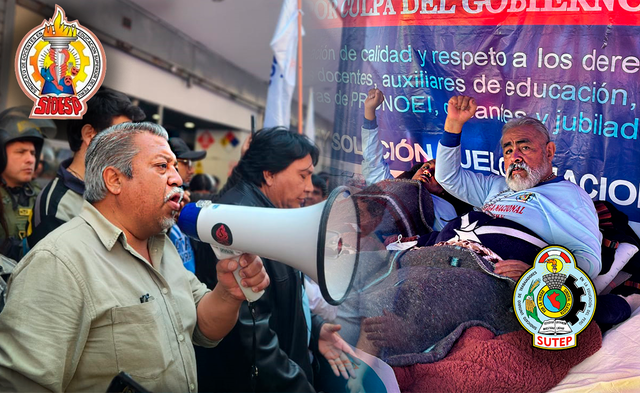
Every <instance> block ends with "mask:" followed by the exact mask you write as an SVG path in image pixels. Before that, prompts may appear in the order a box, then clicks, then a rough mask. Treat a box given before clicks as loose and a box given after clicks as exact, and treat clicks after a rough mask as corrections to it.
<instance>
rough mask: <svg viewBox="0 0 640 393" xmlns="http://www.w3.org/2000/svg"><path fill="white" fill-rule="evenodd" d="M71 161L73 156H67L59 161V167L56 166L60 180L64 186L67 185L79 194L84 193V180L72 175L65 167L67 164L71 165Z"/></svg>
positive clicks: (67, 166)
mask: <svg viewBox="0 0 640 393" xmlns="http://www.w3.org/2000/svg"><path fill="white" fill-rule="evenodd" d="M72 161H73V157H71V158H67V159H66V160H64V161H62V162H61V163H60V167H58V176H60V178H62V182H63V183H64V185H65V186H67V187H69V188H70V189H71V190H73V191H75V192H77V193H78V194H80V195H84V181H82V180H80V179H78V178H77V177H75V176H73V175H72V174H71V172H69V170H68V169H67V168H69V165H71V162H72Z"/></svg>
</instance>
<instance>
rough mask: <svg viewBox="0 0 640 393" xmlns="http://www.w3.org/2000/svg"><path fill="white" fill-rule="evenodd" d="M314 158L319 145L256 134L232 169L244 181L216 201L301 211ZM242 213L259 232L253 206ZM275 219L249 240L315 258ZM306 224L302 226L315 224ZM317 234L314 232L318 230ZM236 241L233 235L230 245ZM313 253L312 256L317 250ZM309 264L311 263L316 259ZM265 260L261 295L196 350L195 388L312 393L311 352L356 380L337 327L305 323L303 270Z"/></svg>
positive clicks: (283, 132) (279, 131) (283, 133)
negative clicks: (218, 336) (211, 342)
mask: <svg viewBox="0 0 640 393" xmlns="http://www.w3.org/2000/svg"><path fill="white" fill-rule="evenodd" d="M318 155H319V151H318V148H317V147H316V146H315V145H314V144H313V142H311V141H310V140H309V139H308V138H307V137H305V136H303V135H299V134H296V133H293V132H290V131H289V130H287V129H285V128H276V129H267V130H262V131H259V132H258V133H256V134H255V136H254V137H253V140H252V142H251V145H250V147H249V149H248V150H247V152H246V153H245V155H244V156H243V157H242V159H241V160H240V162H239V163H238V165H237V167H236V168H235V169H234V171H235V173H234V174H233V175H232V176H235V177H236V178H238V179H241V181H240V182H239V183H238V184H236V185H235V186H234V187H233V188H231V189H230V190H229V191H227V192H226V193H225V194H224V195H223V196H222V198H221V199H220V201H219V202H220V203H221V204H231V205H243V206H253V207H260V208H278V209H291V208H299V207H301V206H302V205H303V204H304V201H305V196H306V194H307V193H308V192H311V191H313V185H312V182H311V174H312V173H313V170H314V165H315V164H316V163H317V160H318ZM214 207H216V210H213V212H219V211H220V210H224V209H223V206H222V205H221V206H220V207H217V206H214ZM308 209H311V208H308ZM264 210H270V209H264ZM283 213H284V212H283ZM183 214H184V213H183ZM203 214H204V213H203ZM212 214H215V213H212ZM238 214H242V212H240V211H239V213H238ZM246 214H247V217H238V219H237V220H238V222H240V221H242V222H247V221H251V222H254V224H252V225H254V226H255V227H258V226H260V227H263V225H262V223H258V222H255V221H259V220H260V217H258V216H256V215H255V213H252V211H250V209H247V212H246ZM274 216H275V215H274ZM303 217H304V216H301V219H302V220H304V218H303ZM180 220H181V221H182V220H183V217H182V216H181V218H180ZM273 221H274V222H273V230H272V231H270V233H263V232H262V231H261V232H260V233H256V234H255V239H252V240H251V242H252V243H254V242H255V243H261V242H262V243H270V242H275V241H276V240H277V241H278V242H281V244H282V247H285V248H289V249H290V250H298V254H299V255H301V257H300V258H302V259H313V258H310V257H309V256H308V251H309V250H306V248H309V247H306V246H304V245H302V244H301V242H299V241H297V240H293V239H291V241H289V242H287V239H286V238H285V239H283V238H282V237H283V236H287V237H293V236H290V235H283V234H284V233H286V232H287V229H288V230H289V233H291V230H290V229H291V228H281V229H280V230H279V229H278V224H280V225H283V224H282V222H284V221H285V220H284V219H283V220H279V219H277V218H274V219H273ZM311 221H312V220H309V222H307V223H302V224H301V226H303V225H306V226H313V225H314V224H313V223H312V222H311ZM198 225H200V224H198ZM285 225H290V224H285ZM213 229H214V230H215V227H214V228H213ZM218 229H219V228H218ZM300 230H302V229H300ZM315 231H316V233H317V231H318V229H317V225H316V227H315ZM205 232H210V231H205ZM278 233H280V235H278ZM239 240H240V239H238V238H237V237H234V242H236V241H239ZM243 240H244V241H246V239H243ZM313 240H315V239H313ZM266 245H267V246H268V244H266ZM265 248H266V247H265ZM302 248H305V250H302ZM312 251H313V255H315V249H314V250H312ZM302 255H307V256H302ZM301 262H305V261H301ZM308 262H309V263H315V260H310V261H308ZM263 263H264V266H265V269H266V271H267V273H268V274H269V277H270V278H271V285H270V286H269V288H267V289H266V290H265V293H264V295H263V296H262V297H260V298H259V299H258V300H256V301H255V302H253V303H252V304H251V306H249V305H248V304H246V303H245V304H243V305H242V307H241V309H240V316H239V318H238V322H237V323H236V326H235V327H234V328H233V329H232V331H231V332H230V333H229V335H228V336H227V337H226V338H225V339H224V340H223V341H222V342H221V343H220V345H219V346H218V347H216V348H215V349H214V350H208V351H207V353H205V354H201V353H198V368H199V370H200V372H199V383H200V388H201V389H202V390H203V391H238V392H247V391H271V392H312V391H314V387H313V370H312V367H311V362H310V359H309V353H308V348H310V347H311V348H312V349H315V350H316V351H315V352H316V353H318V352H319V353H320V354H321V355H322V356H324V357H325V358H326V359H327V361H328V362H329V365H330V366H331V367H332V368H333V370H334V373H335V375H340V374H342V376H343V377H345V378H349V376H351V375H353V374H354V373H353V367H352V364H351V361H350V360H349V358H348V357H347V354H348V355H350V356H355V354H354V353H353V351H352V349H351V347H349V346H348V344H346V342H345V341H344V340H343V339H342V338H341V337H340V336H339V335H338V333H337V331H338V330H339V329H340V326H339V325H333V324H328V323H324V322H323V321H322V319H321V318H320V317H317V316H313V317H311V323H309V324H308V322H307V321H306V320H305V310H304V307H303V277H302V274H301V272H300V271H299V270H298V269H295V268H293V267H291V266H289V265H285V264H284V263H281V262H278V261H275V260H270V259H264V260H263ZM200 355H202V356H200Z"/></svg>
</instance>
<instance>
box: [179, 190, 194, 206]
mask: <svg viewBox="0 0 640 393" xmlns="http://www.w3.org/2000/svg"><path fill="white" fill-rule="evenodd" d="M189 202H191V191H189V190H184V192H183V193H182V200H181V201H180V211H182V208H183V207H184V205H186V204H187V203H189Z"/></svg>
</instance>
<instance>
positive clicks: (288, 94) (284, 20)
mask: <svg viewBox="0 0 640 393" xmlns="http://www.w3.org/2000/svg"><path fill="white" fill-rule="evenodd" d="M299 15H300V14H299V12H298V2H297V1H296V0H284V2H283V3H282V10H281V11H280V19H278V25H277V26H276V32H275V34H274V35H273V39H272V40H271V49H273V64H272V65H271V79H270V80H269V91H268V92H267V106H266V109H265V114H264V127H276V126H284V127H289V125H290V124H291V98H292V96H293V88H294V87H295V85H296V68H297V50H298V17H299Z"/></svg>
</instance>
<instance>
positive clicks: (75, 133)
mask: <svg viewBox="0 0 640 393" xmlns="http://www.w3.org/2000/svg"><path fill="white" fill-rule="evenodd" d="M116 116H126V117H128V118H129V119H131V120H132V121H133V122H139V121H142V120H144V118H145V117H146V115H145V114H144V112H143V111H142V109H140V108H138V107H137V106H135V105H133V104H132V103H131V100H129V97H127V96H126V95H124V94H123V93H120V92H119V91H115V90H111V89H107V88H100V90H98V92H97V93H96V94H95V95H94V96H93V97H91V99H90V100H89V101H87V113H85V114H84V116H83V117H82V119H78V120H71V121H69V126H68V128H67V140H68V141H69V147H70V148H71V150H72V151H73V152H77V151H78V150H80V146H82V127H84V125H85V124H90V125H91V126H92V127H93V129H94V130H96V132H98V133H99V132H100V131H103V130H104V129H106V128H108V127H110V126H111V122H112V121H113V118H114V117H116Z"/></svg>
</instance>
